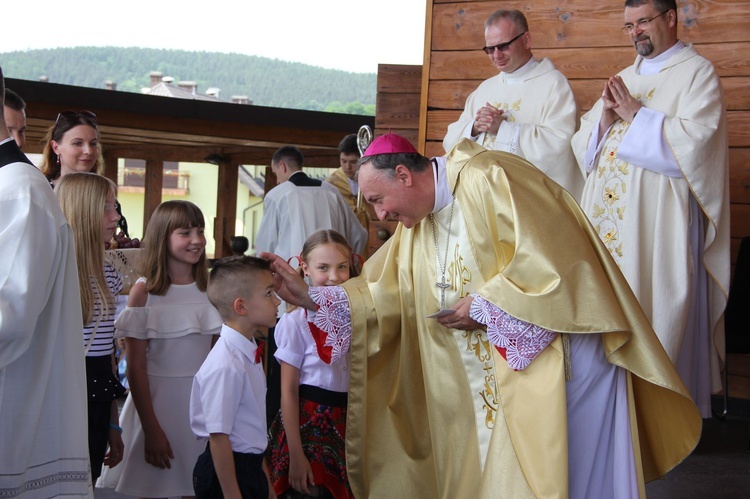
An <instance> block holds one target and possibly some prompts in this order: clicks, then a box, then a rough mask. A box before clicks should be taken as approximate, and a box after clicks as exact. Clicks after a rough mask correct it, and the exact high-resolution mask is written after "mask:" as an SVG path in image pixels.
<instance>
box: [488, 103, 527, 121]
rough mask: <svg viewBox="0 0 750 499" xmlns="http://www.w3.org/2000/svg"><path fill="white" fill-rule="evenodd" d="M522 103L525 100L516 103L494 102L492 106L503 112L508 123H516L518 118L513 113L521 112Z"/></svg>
mask: <svg viewBox="0 0 750 499" xmlns="http://www.w3.org/2000/svg"><path fill="white" fill-rule="evenodd" d="M521 101H523V98H521V99H518V100H517V101H514V102H493V103H492V105H493V106H495V107H496V108H497V109H499V110H501V111H502V112H503V116H504V117H505V120H506V121H508V122H510V123H515V121H516V118H515V116H513V113H512V112H511V111H516V112H519V111H520V110H521Z"/></svg>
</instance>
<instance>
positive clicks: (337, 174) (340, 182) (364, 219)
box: [326, 168, 370, 230]
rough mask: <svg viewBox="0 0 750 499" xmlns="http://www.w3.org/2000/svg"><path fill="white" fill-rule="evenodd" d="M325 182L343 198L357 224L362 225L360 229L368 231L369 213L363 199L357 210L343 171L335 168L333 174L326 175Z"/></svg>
mask: <svg viewBox="0 0 750 499" xmlns="http://www.w3.org/2000/svg"><path fill="white" fill-rule="evenodd" d="M326 182H328V183H329V184H331V185H333V186H334V187H335V188H336V189H338V190H339V192H340V193H341V195H342V196H344V199H345V200H346V204H347V205H348V206H349V208H350V209H351V210H352V212H354V215H355V216H356V217H357V220H359V223H361V224H362V227H364V228H365V229H367V230H369V229H370V213H369V212H368V211H367V202H366V201H365V200H364V199H363V200H362V203H361V204H360V206H359V208H357V195H356V194H354V193H352V188H351V186H350V185H349V177H347V176H346V173H344V170H342V169H341V168H336V169H335V170H333V173H331V174H330V175H328V178H326Z"/></svg>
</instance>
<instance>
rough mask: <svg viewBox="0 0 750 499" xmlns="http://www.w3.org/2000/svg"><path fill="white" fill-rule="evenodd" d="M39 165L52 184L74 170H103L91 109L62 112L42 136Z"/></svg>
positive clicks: (94, 120)
mask: <svg viewBox="0 0 750 499" xmlns="http://www.w3.org/2000/svg"><path fill="white" fill-rule="evenodd" d="M44 141H45V146H44V152H43V153H42V155H43V158H42V164H41V166H40V167H39V168H40V169H41V170H42V173H44V175H45V176H46V177H47V180H49V181H50V183H51V184H52V185H55V184H56V183H57V182H58V181H59V180H60V178H62V177H64V176H65V175H67V174H68V173H73V172H95V173H102V170H103V161H102V158H101V149H100V147H99V130H98V128H97V124H96V115H95V114H94V113H92V112H91V111H63V112H61V113H60V114H58V115H57V120H55V124H54V125H53V126H52V128H50V129H49V130H48V131H47V134H46V135H45V137H44Z"/></svg>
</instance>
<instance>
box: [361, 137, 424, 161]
mask: <svg viewBox="0 0 750 499" xmlns="http://www.w3.org/2000/svg"><path fill="white" fill-rule="evenodd" d="M399 153H414V154H419V152H418V151H417V149H416V148H415V147H414V146H413V145H411V142H409V141H408V140H406V139H405V138H403V137H402V136H400V135H396V134H395V133H386V134H385V135H381V136H380V137H378V138H376V139H375V140H373V141H372V144H370V146H369V147H368V148H367V150H366V151H365V154H364V155H365V156H374V155H376V154H399Z"/></svg>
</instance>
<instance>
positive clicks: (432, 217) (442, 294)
mask: <svg viewBox="0 0 750 499" xmlns="http://www.w3.org/2000/svg"><path fill="white" fill-rule="evenodd" d="M455 204H456V198H455V197H454V198H453V201H451V211H450V216H449V217H448V232H447V235H446V238H445V259H444V260H443V261H442V262H441V261H440V250H439V248H438V237H437V226H436V224H435V215H434V214H433V213H430V223H431V224H432V239H433V241H434V242H435V258H437V263H438V267H440V282H436V283H435V286H437V287H438V288H440V309H441V310H445V290H446V288H448V287H450V285H449V284H446V282H445V272H446V270H448V251H449V249H450V240H451V225H452V224H453V207H454V206H455Z"/></svg>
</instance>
